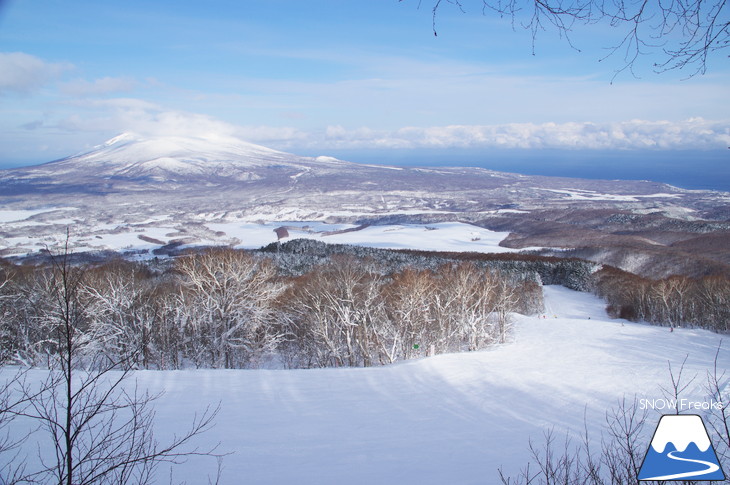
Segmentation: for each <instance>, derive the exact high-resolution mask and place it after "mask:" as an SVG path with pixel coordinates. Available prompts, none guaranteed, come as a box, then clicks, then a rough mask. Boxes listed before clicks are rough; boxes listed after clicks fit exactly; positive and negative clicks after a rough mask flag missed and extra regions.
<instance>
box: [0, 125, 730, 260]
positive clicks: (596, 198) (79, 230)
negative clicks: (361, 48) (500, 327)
mask: <svg viewBox="0 0 730 485" xmlns="http://www.w3.org/2000/svg"><path fill="white" fill-rule="evenodd" d="M729 220H730V194H727V193H723V192H713V191H696V190H694V191H693V190H683V189H680V188H677V187H672V186H669V185H666V184H661V183H656V182H651V181H618V180H585V179H573V178H559V177H543V176H525V175H519V174H513V173H504V172H496V171H493V170H487V169H484V168H458V167H448V168H434V167H394V166H383V165H367V164H356V163H350V162H345V161H341V160H337V159H334V158H331V157H326V156H322V157H302V156H298V155H295V154H291V153H285V152H281V151H277V150H272V149H269V148H266V147H262V146H259V145H254V144H251V143H248V142H245V141H242V140H239V139H236V138H231V137H228V136H218V135H205V136H197V137H182V136H168V137H143V136H139V135H134V134H130V133H125V134H123V135H120V136H117V137H115V138H112V139H111V140H109V141H107V142H106V143H103V144H101V145H99V146H97V147H95V148H94V149H92V150H90V151H86V152H84V153H81V154H78V155H74V156H70V157H68V158H64V159H61V160H56V161H53V162H49V163H46V164H43V165H38V166H33V167H23V168H17V169H11V170H3V171H0V224H1V225H0V256H2V255H17V254H24V253H28V252H29V251H33V250H37V249H39V248H43V247H45V246H53V245H54V244H55V242H56V241H57V240H58V239H59V237H63V236H64V235H65V234H66V229H67V228H70V229H71V233H72V236H73V237H74V242H78V246H77V247H78V248H79V249H116V250H119V249H125V250H126V249H132V250H134V249H136V248H137V244H130V243H129V238H120V237H118V236H120V235H124V234H126V235H131V236H132V240H133V241H138V240H140V239H137V237H139V238H141V240H144V241H145V242H146V243H148V244H149V240H150V239H154V240H155V241H160V244H169V243H173V242H174V243H180V244H228V245H242V244H243V245H245V239H246V238H245V236H241V234H240V231H238V230H232V231H228V230H226V229H225V227H224V226H221V224H223V225H225V224H237V223H242V224H245V223H257V222H263V223H267V222H272V221H319V222H328V223H350V224H356V225H360V224H365V223H367V224H390V223H399V224H401V223H434V222H452V221H461V222H468V223H472V224H477V225H479V226H481V227H483V228H488V229H492V230H496V231H502V232H509V233H512V234H511V235H510V238H509V239H507V240H505V241H503V244H504V245H509V246H510V247H513V248H524V247H533V246H541V247H560V248H577V247H578V248H586V247H588V248H589V249H588V252H587V253H586V254H581V257H588V258H594V259H597V260H601V261H604V260H611V262H612V264H617V265H619V266H622V265H623V266H622V267H626V269H629V270H632V271H633V270H637V268H639V269H641V268H657V267H659V266H657V264H656V260H655V257H654V254H653V253H654V252H655V251H656V250H657V248H661V247H668V246H670V245H674V244H685V245H686V241H687V240H692V239H693V238H696V236H697V234H702V235H704V234H710V235H711V236H712V237H709V238H708V237H704V238H703V239H702V241H700V243H699V246H698V245H697V244H695V242H692V247H684V246H683V247H682V250H681V251H680V252H681V254H679V255H677V256H676V257H673V259H672V258H666V257H663V261H671V263H670V266H673V265H674V264H675V263H674V261H680V262H682V261H685V260H687V258H686V256H685V253H684V252H685V251H686V250H689V251H694V252H695V253H697V254H699V253H698V252H697V251H696V249H702V251H703V252H702V254H703V257H707V256H708V255H710V257H714V256H712V253H713V251H716V250H717V248H718V247H721V246H723V245H722V244H721V241H722V240H724V238H725V235H726V233H730V222H728V221H729ZM162 221H164V222H162ZM707 221H709V222H707ZM214 225H215V227H216V228H215V229H214ZM221 227H223V229H221ZM718 231H720V233H718ZM669 233H671V234H672V235H671V236H668V234H669ZM150 234H153V236H150ZM234 234H235V235H234ZM242 237H243V239H242ZM110 240H114V241H120V240H123V241H124V245H123V246H121V247H120V246H119V245H118V243H116V244H109V243H108V242H109V241H110ZM627 245H629V246H630V247H632V254H631V258H626V257H625V255H624V254H623V253H622V252H621V251H618V252H616V251H613V250H612V251H609V252H608V253H606V252H605V251H604V249H605V248H606V247H607V246H613V247H615V246H621V247H625V246H627ZM718 245H719V246H718ZM637 248H638V250H637ZM726 249H727V248H726ZM641 251H644V252H646V251H648V252H649V253H651V254H648V256H647V255H645V254H644V253H641ZM726 253H728V251H724V252H722V254H721V255H720V256H719V257H720V259H722V258H724V259H722V261H725V260H727V261H730V254H726ZM662 271H664V269H662ZM667 271H669V270H667ZM701 271H704V269H703V270H701Z"/></svg>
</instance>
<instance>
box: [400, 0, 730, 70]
mask: <svg viewBox="0 0 730 485" xmlns="http://www.w3.org/2000/svg"><path fill="white" fill-rule="evenodd" d="M399 1H403V0H399ZM422 3H423V0H418V5H419V6H420V5H421V4H422ZM427 3H428V4H429V5H431V7H432V12H433V32H434V35H436V34H437V29H436V21H437V16H438V12H439V10H440V9H441V8H442V6H443V5H444V4H448V5H451V6H453V7H456V8H458V9H460V10H461V11H462V12H466V11H467V10H470V9H473V10H481V12H482V13H483V14H484V15H487V14H494V15H498V16H500V17H506V18H508V19H510V20H511V21H512V25H513V26H515V25H519V26H521V27H522V28H524V29H526V30H528V31H529V32H530V33H531V35H532V41H533V51H534V46H535V43H536V39H537V36H538V34H539V33H540V32H542V31H545V30H549V29H551V30H555V31H557V32H558V34H560V36H561V37H563V38H565V39H566V40H567V42H568V43H569V44H570V45H571V46H573V45H574V44H573V42H572V35H571V34H572V33H573V30H574V28H575V26H576V25H592V24H599V23H600V24H606V25H608V26H610V27H611V28H613V29H615V31H616V42H615V43H614V44H613V45H611V46H606V47H608V48H609V54H608V55H618V56H620V57H622V60H623V64H624V66H623V68H621V69H620V70H619V72H620V71H624V70H629V71H632V72H633V68H634V65H635V64H636V63H637V62H638V60H639V59H640V58H641V56H642V55H643V54H648V53H653V52H656V51H658V52H659V53H660V54H659V55H660V56H662V58H661V60H659V61H658V62H656V63H654V64H653V68H654V69H655V70H656V71H658V72H664V71H669V70H673V69H685V68H687V69H690V70H691V72H690V74H691V75H695V74H698V73H702V74H704V73H705V72H706V70H707V66H708V61H709V58H710V56H711V55H712V54H713V53H716V52H718V51H721V50H723V49H726V48H727V47H728V46H730V13H729V9H730V7H728V4H727V2H726V1H725V0H712V1H709V2H703V1H698V0H671V1H665V0H613V1H605V0H430V1H429V2H427Z"/></svg>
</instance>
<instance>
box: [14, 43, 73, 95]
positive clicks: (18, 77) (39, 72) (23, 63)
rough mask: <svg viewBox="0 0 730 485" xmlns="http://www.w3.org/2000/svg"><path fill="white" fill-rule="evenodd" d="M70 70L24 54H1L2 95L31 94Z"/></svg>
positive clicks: (66, 66)
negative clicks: (10, 93) (11, 93)
mask: <svg viewBox="0 0 730 485" xmlns="http://www.w3.org/2000/svg"><path fill="white" fill-rule="evenodd" d="M70 68H71V66H70V65H69V64H54V63H48V62H45V61H44V60H42V59H39V58H38V57H35V56H32V55H30V54H25V53H23V52H0V94H4V93H7V92H15V93H23V94H26V93H30V92H32V91H35V90H37V89H38V88H40V87H41V86H43V85H44V84H46V83H47V82H48V81H50V80H51V79H53V78H55V77H57V76H59V75H60V74H61V73H62V72H63V71H64V70H67V69H70Z"/></svg>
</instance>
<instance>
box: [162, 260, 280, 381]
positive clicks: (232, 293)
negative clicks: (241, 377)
mask: <svg viewBox="0 0 730 485" xmlns="http://www.w3.org/2000/svg"><path fill="white" fill-rule="evenodd" d="M176 269H177V271H179V272H180V273H181V274H182V275H183V280H182V291H181V292H180V294H179V302H178V304H179V306H180V307H181V308H182V309H183V310H185V312H186V314H184V315H181V316H182V317H184V318H185V320H184V325H185V327H186V328H187V329H188V331H189V332H190V334H191V340H192V343H193V345H194V346H195V347H196V349H197V350H196V349H193V352H192V353H193V354H197V355H195V356H194V358H195V359H196V360H197V361H198V362H201V363H208V364H209V365H211V366H213V367H224V368H235V367H248V366H250V365H252V364H254V363H256V362H258V361H259V360H260V359H261V358H263V357H265V356H266V355H267V354H268V353H270V352H271V351H273V350H274V349H275V348H276V346H277V344H278V343H279V342H280V341H281V340H282V339H283V337H284V332H282V331H281V329H277V327H276V325H275V323H276V322H277V320H278V314H277V311H276V306H275V301H276V299H277V298H279V296H280V295H281V294H282V293H283V292H284V290H285V285H284V284H283V283H282V282H280V281H277V280H276V270H275V268H274V267H273V266H272V265H271V264H270V263H269V262H268V261H266V260H257V259H255V258H254V257H252V256H250V255H249V254H247V253H245V252H243V251H234V250H230V249H211V250H209V251H207V252H205V253H203V254H196V255H190V256H187V257H184V258H181V259H179V260H178V261H177V264H176ZM205 353H207V354H209V358H206V356H205V355H203V354H205Z"/></svg>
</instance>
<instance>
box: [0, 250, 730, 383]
mask: <svg viewBox="0 0 730 485" xmlns="http://www.w3.org/2000/svg"><path fill="white" fill-rule="evenodd" d="M543 284H559V285H563V286H566V287H569V288H572V289H576V290H580V291H591V292H594V293H596V294H597V295H599V296H600V297H602V298H603V299H604V300H605V301H606V302H607V310H608V312H609V314H611V315H612V316H614V317H620V318H626V319H630V320H636V321H639V320H640V321H647V322H651V323H657V324H661V325H668V326H671V327H680V326H694V327H702V328H707V329H711V330H713V331H716V332H723V333H724V332H728V331H730V328H729V327H728V325H730V323H728V322H730V318H729V317H730V315H728V313H729V312H730V305H728V303H729V302H730V279H728V278H727V277H723V276H708V277H704V278H699V279H697V278H695V279H691V278H686V277H681V276H673V277H670V278H666V279H663V280H649V279H645V278H641V277H639V276H636V275H633V274H630V273H626V272H622V271H620V270H617V269H615V268H611V267H608V266H601V265H598V264H595V263H590V262H587V261H582V260H577V259H561V258H547V257H539V256H530V255H516V254H498V255H495V254H477V253H436V252H424V251H394V250H384V249H373V248H363V247H356V246H347V245H326V244H323V243H319V242H315V241H307V240H294V241H291V242H288V243H285V244H281V245H279V244H273V245H271V246H268V247H265V248H262V249H261V250H258V251H243V250H234V249H228V248H207V249H198V250H189V251H187V252H181V253H180V254H179V255H178V256H176V257H174V258H162V259H155V260H150V261H144V262H130V261H126V260H122V259H112V260H105V261H102V262H98V261H97V262H94V263H89V262H83V261H81V260H78V259H74V255H72V254H68V253H67V254H56V255H49V257H48V258H47V260H46V262H45V263H42V264H33V265H29V264H27V265H16V264H11V263H9V262H3V263H2V266H0V315H2V319H3V324H2V330H1V333H0V341H1V343H2V346H1V349H2V350H1V353H0V359H1V360H2V362H4V363H15V364H22V365H26V366H38V367H47V366H48V362H49V360H50V357H51V356H53V355H55V354H56V353H57V352H58V351H59V348H60V347H61V346H62V345H63V343H62V342H61V339H60V334H59V328H60V327H59V322H61V321H62V319H61V318H60V316H61V315H64V314H66V313H67V312H69V311H71V310H72V311H73V312H74V321H75V322H77V325H76V326H75V330H74V331H75V332H76V334H75V337H74V338H75V339H76V341H77V342H79V346H78V348H79V349H80V352H81V353H82V354H83V355H84V356H85V359H82V361H85V362H96V361H98V358H99V357H100V356H104V357H106V358H108V359H111V360H116V359H120V358H126V357H127V356H132V357H131V358H132V359H133V365H134V367H135V368H144V369H182V368H227V369H228V368H261V367H266V368H282V367H283V368H310V367H341V366H349V367H357V366H372V365H381V364H389V363H393V362H396V361H401V360H405V359H411V358H416V357H423V356H426V355H433V354H438V353H445V352H458V351H473V350H478V349H482V348H485V347H488V346H490V345H494V344H499V343H503V342H505V341H506V340H508V339H509V334H510V314H511V313H512V312H518V313H522V314H528V315H530V314H535V315H537V314H540V313H541V312H542V311H543V302H542V291H541V285H543ZM69 305H71V306H72V308H69Z"/></svg>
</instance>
